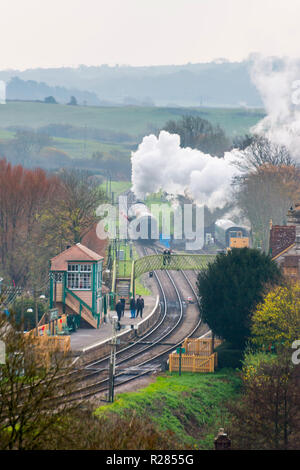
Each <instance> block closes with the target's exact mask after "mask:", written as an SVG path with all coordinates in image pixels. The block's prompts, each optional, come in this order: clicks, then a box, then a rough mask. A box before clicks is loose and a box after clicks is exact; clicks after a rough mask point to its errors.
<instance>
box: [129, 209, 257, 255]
mask: <svg viewBox="0 0 300 470" xmlns="http://www.w3.org/2000/svg"><path fill="white" fill-rule="evenodd" d="M128 221H129V235H130V238H132V239H135V240H137V239H140V240H148V241H149V240H152V241H155V240H158V239H159V238H160V234H159V223H158V221H157V219H156V218H155V217H154V216H153V214H151V212H150V209H149V208H148V207H147V206H146V205H145V204H144V203H143V202H142V201H136V202H135V203H134V204H132V205H131V206H130V208H129V209H128ZM207 235H209V237H208V236H207ZM205 239H206V244H207V245H216V246H218V247H222V248H225V249H231V248H243V247H249V246H250V231H249V229H248V228H247V227H244V226H239V225H236V224H235V223H234V222H232V221H231V220H228V219H219V220H217V221H216V222H215V224H214V225H213V227H210V229H209V232H208V231H207V230H206V237H205Z"/></svg>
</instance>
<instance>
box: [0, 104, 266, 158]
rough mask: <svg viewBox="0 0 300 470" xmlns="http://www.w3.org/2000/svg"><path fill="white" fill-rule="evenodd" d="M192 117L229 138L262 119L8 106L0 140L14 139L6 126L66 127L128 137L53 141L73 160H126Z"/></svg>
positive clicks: (223, 111) (218, 111) (0, 120)
mask: <svg viewBox="0 0 300 470" xmlns="http://www.w3.org/2000/svg"><path fill="white" fill-rule="evenodd" d="M186 114H193V115H195V116H200V117H202V118H203V119H207V120H208V121H210V122H211V123H212V124H219V125H220V126H221V127H222V128H223V129H224V130H225V132H226V134H227V135H228V136H229V137H234V136H236V135H243V134H245V133H247V132H249V129H250V128H251V127H252V126H253V125H255V124H256V123H257V122H258V121H259V120H260V119H262V118H263V117H264V112H263V110H261V109H243V108H235V109H231V108H161V107H141V106H124V107H96V106H67V105H63V104H45V103H35V102H25V101H24V102H7V103H6V104H5V105H1V106H0V140H1V139H2V140H6V139H10V138H13V136H14V132H9V131H8V130H7V128H8V127H9V126H20V127H24V128H33V129H38V128H39V127H42V126H46V125H49V124H64V125H66V124H68V125H72V126H77V127H81V128H85V127H87V128H96V129H101V130H105V131H110V132H122V133H125V134H127V135H128V136H129V137H128V139H129V142H124V143H117V142H115V141H112V142H98V141H95V140H83V139H73V138H70V139H69V138H55V139H54V146H56V147H57V148H58V149H59V150H62V151H64V152H66V153H67V154H68V155H69V156H70V157H72V158H90V157H91V156H92V154H93V153H94V152H97V151H100V152H103V153H106V154H111V155H114V154H116V153H117V154H118V155H119V156H124V157H126V156H127V157H129V156H130V152H131V149H133V148H135V146H136V145H137V144H138V143H140V142H141V140H142V137H143V136H144V135H147V134H150V133H151V132H153V131H154V130H158V129H160V128H161V127H162V126H163V125H164V124H165V123H166V122H167V121H169V120H179V119H180V118H181V117H182V116H183V115H186Z"/></svg>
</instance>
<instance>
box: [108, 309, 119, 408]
mask: <svg viewBox="0 0 300 470" xmlns="http://www.w3.org/2000/svg"><path fill="white" fill-rule="evenodd" d="M117 322H118V317H117V316H113V318H112V332H113V335H112V340H111V343H110V344H111V350H110V361H109V380H108V384H109V385H108V386H109V390H108V401H110V402H111V403H112V402H113V401H114V381H115V369H116V350H117Z"/></svg>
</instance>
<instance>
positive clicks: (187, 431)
mask: <svg viewBox="0 0 300 470" xmlns="http://www.w3.org/2000/svg"><path fill="white" fill-rule="evenodd" d="M239 388H240V379H239V378H238V377H237V376H236V375H235V373H234V371H232V370H224V369H223V370H222V371H220V372H216V373H214V374H192V373H183V374H182V376H181V377H179V375H178V374H174V373H173V374H172V375H171V374H169V373H166V374H165V375H162V376H159V377H158V378H157V379H156V381H155V382H154V383H152V384H150V385H149V386H148V387H146V388H144V389H142V390H140V391H138V392H135V393H123V394H120V395H118V396H117V399H116V401H115V402H114V403H113V404H111V405H106V406H102V407H100V408H98V409H97V411H96V414H98V415H99V414H100V415H101V414H102V413H105V411H106V410H110V411H113V412H115V413H118V414H122V412H123V411H124V410H126V409H131V410H135V412H136V413H137V414H139V415H143V414H146V415H148V416H150V417H151V419H152V420H153V421H154V422H155V423H156V424H157V425H158V426H159V428H160V429H161V430H171V431H173V432H174V433H175V435H176V438H177V439H178V441H179V442H181V443H182V444H183V445H189V446H193V447H194V446H195V447H196V448H197V449H199V448H200V449H212V448H213V442H214V437H215V436H216V434H217V432H218V430H219V428H220V427H225V428H226V423H227V422H228V414H227V411H226V407H225V403H226V402H227V401H228V400H230V399H234V398H236V397H237V396H238V394H239Z"/></svg>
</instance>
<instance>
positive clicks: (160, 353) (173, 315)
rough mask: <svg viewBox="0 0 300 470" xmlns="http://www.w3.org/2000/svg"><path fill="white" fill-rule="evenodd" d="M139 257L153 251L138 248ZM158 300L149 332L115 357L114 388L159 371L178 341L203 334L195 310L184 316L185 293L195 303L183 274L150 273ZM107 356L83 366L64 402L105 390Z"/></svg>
mask: <svg viewBox="0 0 300 470" xmlns="http://www.w3.org/2000/svg"><path fill="white" fill-rule="evenodd" d="M139 250H142V251H143V254H144V255H145V254H149V251H150V252H151V250H152V251H153V250H156V248H153V247H152V248H149V247H147V248H141V247H139ZM154 277H155V280H156V282H157V284H158V286H159V290H160V296H161V304H160V305H161V312H160V316H159V319H158V321H157V323H156V325H155V326H154V327H153V328H152V329H151V331H150V332H148V333H147V334H145V335H143V336H142V337H140V338H136V340H135V341H134V342H133V343H132V344H130V345H127V346H126V347H124V348H121V349H120V350H119V351H117V353H116V373H115V382H114V383H115V387H118V386H121V385H124V384H126V383H128V382H131V381H133V380H136V379H138V378H140V377H142V376H144V375H146V374H149V373H150V372H154V371H159V370H161V369H162V367H163V366H164V363H165V362H166V360H167V357H168V354H169V353H170V352H171V351H173V350H174V349H175V348H176V346H179V345H180V344H181V343H182V341H183V340H184V339H185V338H186V337H188V336H192V335H194V334H198V332H200V331H201V332H203V331H207V329H208V328H207V327H206V326H204V325H202V322H201V319H200V318H199V314H198V312H197V308H195V311H196V314H195V312H194V313H193V315H189V317H188V316H187V308H186V307H187V302H186V300H185V299H186V297H187V295H186V292H187V291H188V292H189V296H192V297H193V299H194V302H195V303H196V302H197V294H196V291H195V288H194V285H193V283H192V281H191V280H190V279H189V276H188V275H187V274H186V273H184V272H176V273H170V272H168V271H161V272H157V273H156V272H155V273H154ZM108 363H109V356H107V357H105V358H102V359H99V360H98V361H93V362H92V363H90V364H87V365H86V366H85V368H84V370H83V371H81V372H82V376H81V380H80V385H81V386H80V387H78V388H77V389H76V390H75V391H74V392H73V393H72V394H70V395H69V396H68V400H69V401H72V400H76V399H78V398H81V399H82V398H90V397H92V396H95V395H100V394H103V393H105V392H106V391H107V388H108Z"/></svg>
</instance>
